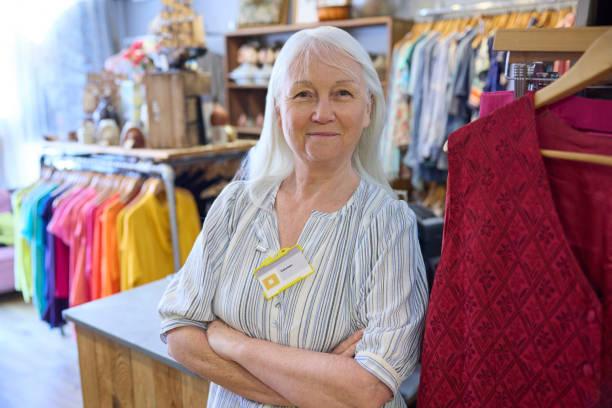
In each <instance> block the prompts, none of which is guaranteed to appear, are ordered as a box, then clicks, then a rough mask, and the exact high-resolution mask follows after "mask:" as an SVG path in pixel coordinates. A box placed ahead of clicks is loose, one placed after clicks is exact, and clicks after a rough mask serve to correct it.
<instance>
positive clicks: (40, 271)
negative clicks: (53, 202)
mask: <svg viewBox="0 0 612 408" xmlns="http://www.w3.org/2000/svg"><path fill="white" fill-rule="evenodd" d="M56 187H57V185H56V184H51V183H46V182H43V183H41V184H40V185H39V186H38V187H37V188H36V189H34V190H33V191H31V192H30V194H28V196H27V197H26V198H25V200H24V202H23V203H22V207H21V216H22V217H23V220H22V230H21V234H22V236H23V237H24V238H25V239H26V240H27V241H28V245H29V246H30V256H31V262H32V265H31V273H32V278H31V279H32V299H33V303H34V306H35V307H36V311H37V312H38V316H39V317H41V318H42V316H43V314H44V313H45V310H46V308H47V298H46V296H45V286H46V279H47V278H46V271H45V244H44V241H45V238H46V237H45V235H46V225H45V224H43V220H42V212H43V211H42V210H43V208H42V207H43V206H44V204H45V202H46V200H47V198H48V197H49V196H50V195H51V193H52V192H53V190H54V189H55V188H56Z"/></svg>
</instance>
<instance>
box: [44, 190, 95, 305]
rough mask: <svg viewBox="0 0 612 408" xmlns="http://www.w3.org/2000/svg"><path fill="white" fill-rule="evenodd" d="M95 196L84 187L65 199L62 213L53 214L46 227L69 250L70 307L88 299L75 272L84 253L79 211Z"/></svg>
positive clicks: (93, 191)
mask: <svg viewBox="0 0 612 408" xmlns="http://www.w3.org/2000/svg"><path fill="white" fill-rule="evenodd" d="M96 196H97V192H96V190H95V189H93V188H92V187H86V188H85V189H82V190H81V191H79V192H78V193H76V194H73V195H71V196H70V197H68V198H66V199H65V200H64V201H63V202H64V203H65V204H64V208H63V211H61V212H59V211H58V213H59V214H58V215H57V216H56V215H55V213H54V214H53V217H52V218H51V222H50V223H49V226H48V227H47V229H48V230H50V231H51V232H52V233H53V234H54V235H56V236H58V237H59V238H61V239H62V241H63V242H64V243H65V244H66V245H68V247H69V249H70V251H69V263H68V287H69V289H70V291H69V297H68V299H69V303H70V306H75V305H78V304H81V303H83V299H88V295H87V293H86V292H85V291H84V289H83V288H84V286H83V285H84V283H83V282H82V280H81V279H82V276H81V274H77V273H76V272H77V270H80V268H81V265H83V264H82V261H83V258H82V253H84V252H85V247H84V244H85V243H84V240H83V239H82V235H84V231H82V228H81V227H80V222H81V220H82V214H81V210H82V209H83V207H84V206H85V205H86V204H87V203H89V202H90V201H91V200H93V199H94V198H95V197H96Z"/></svg>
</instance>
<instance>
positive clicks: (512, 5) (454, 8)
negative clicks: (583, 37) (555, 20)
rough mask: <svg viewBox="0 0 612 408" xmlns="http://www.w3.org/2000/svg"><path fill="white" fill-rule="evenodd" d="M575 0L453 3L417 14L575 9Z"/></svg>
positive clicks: (453, 15)
mask: <svg viewBox="0 0 612 408" xmlns="http://www.w3.org/2000/svg"><path fill="white" fill-rule="evenodd" d="M577 3H578V1H577V0H573V1H568V0H561V1H560V0H509V1H495V2H493V1H480V2H476V3H468V4H465V3H455V4H452V5H450V6H443V7H435V8H423V9H420V10H419V12H418V16H419V17H421V18H428V17H444V18H451V17H462V16H468V15H474V14H496V13H503V12H508V11H521V10H522V11H527V10H533V9H538V10H540V9H546V8H550V7H559V8H564V7H575V6H576V4H577Z"/></svg>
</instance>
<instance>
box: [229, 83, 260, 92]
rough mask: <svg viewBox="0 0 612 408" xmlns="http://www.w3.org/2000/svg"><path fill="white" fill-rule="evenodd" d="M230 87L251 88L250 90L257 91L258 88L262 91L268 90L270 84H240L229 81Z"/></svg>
mask: <svg viewBox="0 0 612 408" xmlns="http://www.w3.org/2000/svg"><path fill="white" fill-rule="evenodd" d="M227 87H228V89H238V90H240V89H242V90H249V91H256V90H260V91H267V90H268V85H255V84H254V85H238V84H235V83H233V82H228V84H227Z"/></svg>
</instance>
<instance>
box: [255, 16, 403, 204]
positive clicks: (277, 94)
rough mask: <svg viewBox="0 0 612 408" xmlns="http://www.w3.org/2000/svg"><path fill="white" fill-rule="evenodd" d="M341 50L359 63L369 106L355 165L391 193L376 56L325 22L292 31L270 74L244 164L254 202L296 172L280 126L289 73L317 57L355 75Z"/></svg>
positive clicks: (370, 179)
mask: <svg viewBox="0 0 612 408" xmlns="http://www.w3.org/2000/svg"><path fill="white" fill-rule="evenodd" d="M338 53H341V54H343V55H346V56H347V57H349V58H351V59H353V60H354V61H355V62H357V63H359V65H360V66H361V67H362V70H363V77H364V79H365V84H366V88H367V93H368V96H369V98H368V99H369V102H368V103H370V104H371V106H370V107H371V109H370V116H371V117H370V124H369V126H368V127H366V128H365V129H364V130H363V131H362V133H361V137H360V139H359V142H358V144H357V146H356V148H355V151H354V153H353V157H352V164H353V167H354V168H355V170H356V171H357V172H358V174H359V175H360V177H363V178H365V179H366V180H367V181H369V182H371V183H374V184H377V185H379V186H381V187H382V188H383V189H385V190H387V191H388V192H390V193H391V192H392V190H391V187H390V186H389V183H388V182H387V179H386V178H385V175H384V171H383V167H382V162H381V155H380V139H381V135H382V131H383V127H384V120H385V97H384V94H383V89H382V86H381V84H380V79H379V78H378V74H377V73H376V70H375V69H374V66H373V64H372V60H371V59H370V56H369V55H368V53H367V52H366V51H365V50H364V49H363V47H362V46H361V45H360V44H359V43H358V42H357V40H355V38H353V37H352V36H351V35H350V34H349V33H347V32H346V31H344V30H341V29H339V28H336V27H330V26H323V27H318V28H312V29H306V30H301V31H298V32H297V33H295V34H293V35H292V36H291V37H290V38H289V39H288V40H287V42H286V43H285V45H284V46H283V48H282V50H281V51H280V53H279V55H278V58H277V60H276V62H275V63H274V67H273V69H272V74H271V77H270V82H269V85H268V94H267V96H266V107H265V115H264V123H263V128H262V131H261V136H260V138H259V141H258V142H257V145H256V146H255V147H253V148H252V149H251V151H250V152H249V155H248V157H247V162H246V168H245V170H246V178H247V180H248V185H249V188H248V189H249V194H250V196H251V199H252V200H253V202H254V203H255V204H256V205H259V204H260V203H261V202H262V200H263V199H264V198H265V194H266V193H267V192H268V191H269V189H270V188H271V187H272V185H275V184H276V183H280V182H281V181H282V180H284V179H285V178H287V177H288V176H289V175H290V174H291V173H292V172H293V170H294V166H295V164H294V157H293V152H292V151H291V149H290V148H289V145H288V144H287V142H286V141H285V138H284V137H283V131H282V129H281V128H280V127H279V125H278V123H279V118H278V112H277V106H278V102H279V101H280V98H281V93H282V89H283V86H284V85H285V84H286V82H285V81H286V79H287V76H288V75H289V73H290V71H295V70H296V69H297V70H300V71H303V70H306V69H307V67H308V65H309V64H311V63H312V62H313V61H320V62H324V63H325V64H329V65H331V66H332V67H334V68H337V69H340V70H342V71H344V72H346V73H348V74H349V75H353V76H354V73H352V72H351V71H350V70H349V68H348V67H346V66H342V65H340V64H338V63H337V58H334V56H336V55H338Z"/></svg>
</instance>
